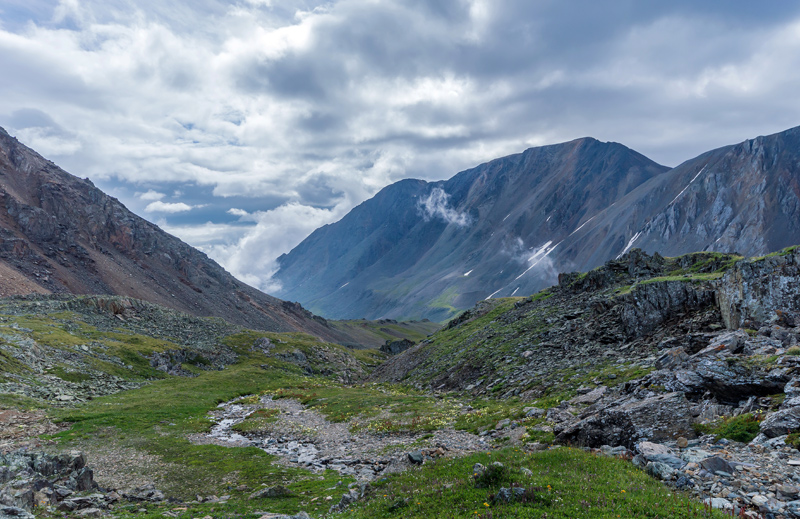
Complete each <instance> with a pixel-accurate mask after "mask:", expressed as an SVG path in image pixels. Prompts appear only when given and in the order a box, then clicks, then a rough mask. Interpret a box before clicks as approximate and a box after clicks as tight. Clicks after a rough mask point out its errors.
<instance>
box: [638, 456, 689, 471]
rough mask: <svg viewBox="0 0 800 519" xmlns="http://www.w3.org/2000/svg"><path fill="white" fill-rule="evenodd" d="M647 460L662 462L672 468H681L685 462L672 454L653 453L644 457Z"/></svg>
mask: <svg viewBox="0 0 800 519" xmlns="http://www.w3.org/2000/svg"><path fill="white" fill-rule="evenodd" d="M646 458H647V461H652V462H655V463H664V464H665V465H669V466H670V467H672V468H673V469H676V470H678V469H682V468H683V467H684V466H685V465H686V462H685V461H683V460H682V459H680V458H678V457H677V456H673V455H672V454H654V455H652V456H649V457H646Z"/></svg>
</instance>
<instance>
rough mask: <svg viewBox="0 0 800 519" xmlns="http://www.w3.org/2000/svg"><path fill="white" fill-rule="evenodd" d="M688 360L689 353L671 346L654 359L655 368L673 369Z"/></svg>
mask: <svg viewBox="0 0 800 519" xmlns="http://www.w3.org/2000/svg"><path fill="white" fill-rule="evenodd" d="M687 360H689V355H688V354H687V353H686V350H684V349H683V348H672V349H670V350H667V351H665V352H664V353H663V354H662V355H661V356H660V357H659V358H657V359H656V363H655V367H656V369H668V370H673V369H675V368H677V367H679V366H682V365H683V364H685V363H686V361H687Z"/></svg>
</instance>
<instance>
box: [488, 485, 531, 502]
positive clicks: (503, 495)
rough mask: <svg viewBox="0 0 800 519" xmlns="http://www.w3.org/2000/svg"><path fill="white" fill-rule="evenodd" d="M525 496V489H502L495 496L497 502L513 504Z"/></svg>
mask: <svg viewBox="0 0 800 519" xmlns="http://www.w3.org/2000/svg"><path fill="white" fill-rule="evenodd" d="M524 495H525V489H524V488H520V487H512V488H501V489H500V490H498V491H497V493H496V494H495V496H494V500H495V502H502V503H512V502H514V501H516V500H518V499H521V498H522V496H524Z"/></svg>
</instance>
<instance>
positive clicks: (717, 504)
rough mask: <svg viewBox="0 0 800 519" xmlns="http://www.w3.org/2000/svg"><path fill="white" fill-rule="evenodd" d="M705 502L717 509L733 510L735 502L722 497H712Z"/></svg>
mask: <svg viewBox="0 0 800 519" xmlns="http://www.w3.org/2000/svg"><path fill="white" fill-rule="evenodd" d="M704 503H705V504H707V505H709V506H710V507H711V508H715V509H717V510H733V503H731V502H730V501H728V500H727V499H724V498H722V497H712V498H710V499H706V500H705V501H704Z"/></svg>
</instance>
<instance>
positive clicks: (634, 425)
mask: <svg viewBox="0 0 800 519" xmlns="http://www.w3.org/2000/svg"><path fill="white" fill-rule="evenodd" d="M678 437H690V438H691V437H694V431H693V429H692V423H691V413H690V412H689V402H688V401H687V400H686V397H685V396H684V395H683V393H668V394H665V395H659V396H655V397H651V398H646V399H644V400H635V399H634V400H631V401H627V402H626V401H617V402H614V403H612V404H610V405H608V406H607V407H605V408H603V409H601V410H599V411H597V412H596V413H593V414H591V415H590V416H588V417H586V418H584V419H583V420H581V421H579V422H577V423H574V424H573V425H570V426H569V427H567V428H566V429H564V430H563V431H561V432H560V433H559V434H558V436H557V440H558V441H560V442H563V443H569V444H574V445H579V446H586V447H600V446H601V445H622V446H625V447H627V448H629V449H633V446H634V445H635V444H636V443H638V442H640V441H642V440H651V441H661V440H674V439H677V438H678Z"/></svg>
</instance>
